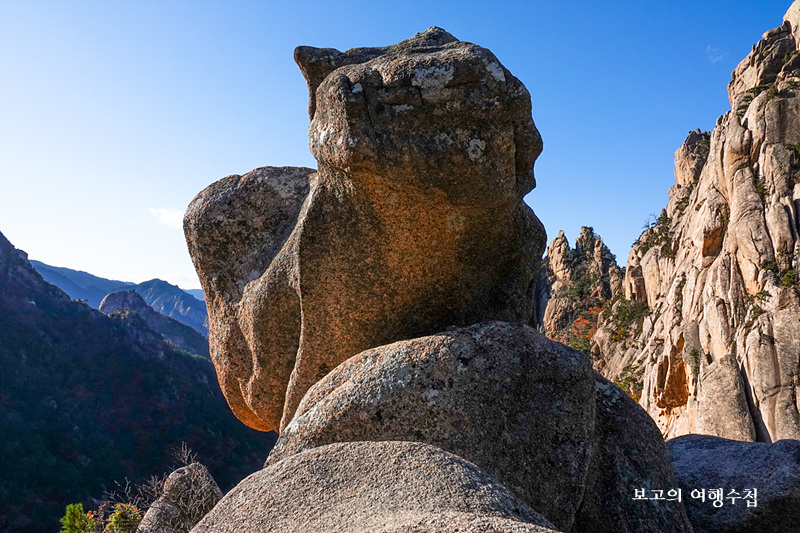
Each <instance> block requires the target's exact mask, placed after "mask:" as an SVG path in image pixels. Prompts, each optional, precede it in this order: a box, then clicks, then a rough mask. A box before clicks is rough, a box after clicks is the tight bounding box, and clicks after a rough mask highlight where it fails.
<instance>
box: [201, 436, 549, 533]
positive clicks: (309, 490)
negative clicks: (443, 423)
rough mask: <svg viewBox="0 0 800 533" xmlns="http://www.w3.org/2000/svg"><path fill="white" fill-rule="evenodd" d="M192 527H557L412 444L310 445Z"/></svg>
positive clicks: (462, 467) (468, 467)
mask: <svg viewBox="0 0 800 533" xmlns="http://www.w3.org/2000/svg"><path fill="white" fill-rule="evenodd" d="M193 531H194V532H195V533H210V532H215V533H217V532H219V533H222V532H231V533H233V532H237V533H238V532H240V531H275V532H278V533H290V532H291V533H294V532H300V531H303V532H320V533H322V532H326V531H348V532H352V533H361V532H367V531H369V532H376V533H378V532H380V533H390V532H397V533H400V532H401V531H402V532H406V531H408V532H420V533H421V532H433V531H436V532H442V533H444V532H453V533H455V532H456V531H459V532H474V533H479V532H498V533H499V532H507V531H508V532H512V531H513V532H519V533H528V532H530V533H551V532H555V531H556V529H555V528H554V527H553V526H552V524H550V523H549V522H548V521H547V520H546V519H545V518H543V517H542V516H541V515H540V514H538V513H537V512H535V511H534V510H532V509H531V508H530V507H528V506H527V505H525V504H524V503H523V502H521V501H520V500H519V499H517V498H516V497H515V496H514V495H513V494H512V493H511V492H509V491H508V490H507V489H506V488H505V487H503V486H502V485H501V484H499V483H498V482H496V481H494V480H493V479H492V478H491V477H489V476H487V475H486V474H485V473H484V472H482V471H481V470H480V469H478V468H476V467H475V465H473V464H471V463H469V462H467V461H465V460H463V459H461V458H459V457H457V456H455V455H453V454H451V453H448V452H446V451H443V450H440V449H439V448H436V447H434V446H430V445H427V444H422V443H412V442H348V443H337V444H330V445H328V446H323V447H321V448H314V449H312V450H308V451H305V452H303V453H300V454H297V455H293V456H291V457H288V458H287V459H285V460H283V461H280V462H278V463H276V464H274V465H272V466H270V467H268V468H265V469H264V470H261V471H260V472H256V473H255V474H253V475H251V476H250V477H248V478H247V479H245V480H244V481H243V482H242V483H240V484H239V485H238V486H237V487H236V488H235V489H233V490H232V491H231V492H229V493H228V494H226V495H225V497H224V498H223V500H222V501H221V502H220V503H219V505H217V506H216V507H215V508H214V509H213V510H212V511H211V513H209V514H208V515H207V516H206V517H205V518H204V519H203V520H202V521H201V522H200V523H199V524H198V525H197V527H195V529H194V530H193Z"/></svg>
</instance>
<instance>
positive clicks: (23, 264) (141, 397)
mask: <svg viewBox="0 0 800 533" xmlns="http://www.w3.org/2000/svg"><path fill="white" fill-rule="evenodd" d="M86 276H88V275H86ZM85 279H91V278H85ZM103 290H105V289H103ZM187 298H188V296H187ZM0 368H2V372H0V531H26V532H31V533H39V532H42V533H44V532H52V531H57V529H58V527H59V526H58V518H59V517H60V516H62V515H63V514H64V509H65V506H66V505H67V504H68V503H74V502H83V503H84V504H85V505H89V504H90V503H91V500H90V498H98V497H101V496H102V494H103V491H104V489H107V488H108V489H112V488H114V482H115V481H124V479H125V478H128V479H130V480H131V481H134V482H141V481H143V480H145V479H146V478H148V477H149V476H151V475H158V474H162V473H164V472H165V471H166V470H167V469H168V468H170V466H172V459H171V458H170V450H171V449H173V448H174V447H176V446H180V444H181V442H186V443H187V444H188V445H189V447H191V448H192V449H193V450H194V451H195V452H197V454H198V460H200V461H202V462H203V463H205V464H206V465H208V467H209V470H210V471H211V473H212V474H213V476H214V478H215V479H216V480H217V481H218V482H219V485H220V487H221V488H222V489H223V490H228V489H230V488H231V487H232V486H233V485H234V484H235V483H237V482H238V481H240V480H241V479H242V478H243V477H245V476H246V475H248V474H250V473H251V472H253V471H255V470H257V469H259V468H260V467H261V465H262V464H263V462H264V459H265V458H266V456H267V454H268V453H269V450H270V449H271V447H272V445H273V444H274V441H275V439H276V435H275V434H274V433H260V432H257V431H254V430H251V429H250V428H248V427H246V426H245V425H244V424H242V423H241V422H239V421H238V420H237V419H236V418H235V416H234V415H233V413H232V412H231V410H230V408H229V407H228V405H227V404H226V402H225V399H224V397H223V395H222V392H221V391H220V388H219V385H218V383H217V378H216V374H215V372H214V367H213V365H212V364H211V362H210V361H209V360H208V359H206V358H205V357H198V356H193V355H190V354H189V353H188V352H186V351H183V350H180V349H178V348H176V347H175V345H173V344H172V343H170V342H167V341H166V340H165V339H164V337H163V336H162V334H160V333H158V332H157V331H155V330H154V329H152V328H151V327H150V326H149V325H148V324H147V322H146V321H145V320H144V319H143V318H142V316H140V314H139V313H138V312H134V311H130V310H127V309H120V310H117V311H114V312H112V313H111V314H110V315H109V316H106V315H105V314H103V313H101V312H100V311H98V310H95V309H92V308H91V307H89V306H88V305H86V304H84V303H82V302H79V301H75V300H72V299H71V298H70V297H69V296H68V295H67V294H65V293H64V292H63V291H62V290H61V289H59V288H57V287H56V286H54V285H51V284H49V283H47V282H46V281H45V280H44V279H42V276H40V275H39V274H38V273H37V272H36V270H34V269H33V268H32V266H31V265H30V263H29V262H28V261H27V256H26V254H25V253H24V252H22V251H20V250H16V249H15V248H14V247H13V246H12V245H11V244H10V243H9V242H8V240H6V239H5V237H4V236H3V235H2V234H0Z"/></svg>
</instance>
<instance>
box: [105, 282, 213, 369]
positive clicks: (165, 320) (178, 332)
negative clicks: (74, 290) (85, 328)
mask: <svg viewBox="0 0 800 533" xmlns="http://www.w3.org/2000/svg"><path fill="white" fill-rule="evenodd" d="M99 309H100V311H102V312H103V313H105V314H107V315H110V314H111V313H113V312H114V311H116V310H117V309H129V310H131V311H135V312H137V313H139V316H141V317H142V319H143V320H144V321H145V322H146V323H147V325H148V326H150V327H151V328H153V329H154V330H156V331H157V332H159V333H161V334H162V335H163V336H164V338H165V339H167V340H168V341H169V342H171V343H172V344H174V345H175V346H178V347H179V348H183V349H184V350H186V351H187V352H189V353H194V354H198V355H202V356H204V357H209V353H208V341H207V340H206V338H205V337H203V336H202V335H201V334H200V333H199V332H198V331H197V330H195V329H194V328H191V327H189V326H187V325H186V324H182V323H181V322H178V321H177V320H174V319H172V318H169V317H168V316H164V315H162V314H161V313H158V312H156V311H155V310H154V309H153V308H152V307H150V306H149V305H147V302H145V301H144V299H142V297H141V296H139V293H137V292H136V291H134V290H128V291H118V292H112V293H111V294H108V295H106V297H105V298H103V301H102V302H100V306H99Z"/></svg>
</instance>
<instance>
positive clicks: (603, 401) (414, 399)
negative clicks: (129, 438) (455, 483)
mask: <svg viewBox="0 0 800 533" xmlns="http://www.w3.org/2000/svg"><path fill="white" fill-rule="evenodd" d="M595 389H597V390H595ZM595 405H596V408H595ZM382 440H411V441H420V442H425V443H428V444H432V445H434V446H437V447H439V448H442V449H444V450H447V451H449V452H452V453H454V454H456V455H458V456H460V457H462V458H464V459H466V460H468V461H470V462H472V463H474V464H475V465H476V466H478V467H479V468H481V470H483V471H484V472H486V473H487V474H489V475H491V476H492V477H493V478H494V479H497V480H498V481H500V482H501V483H503V485H504V486H505V487H507V488H508V489H510V490H511V491H512V492H513V493H514V494H515V495H516V496H517V497H519V498H520V499H521V500H522V501H523V502H525V503H526V504H527V505H530V506H531V507H532V508H533V509H535V510H537V511H538V512H540V513H541V514H543V515H544V516H545V517H547V519H548V520H549V521H550V522H552V523H553V524H554V525H555V526H556V528H558V529H559V530H561V531H586V532H589V531H592V532H594V533H600V532H604V531H608V532H615V531H625V530H630V531H643V530H644V529H642V528H641V525H640V522H642V521H644V520H646V521H647V522H648V524H649V526H648V527H649V528H650V529H648V531H653V532H656V531H658V532H667V531H688V530H689V527H688V523H687V520H686V517H685V515H684V514H683V509H682V507H681V506H679V505H677V506H672V505H663V504H662V505H658V504H655V505H653V504H652V502H649V504H643V503H641V502H631V500H630V498H631V496H632V489H631V487H634V486H635V487H643V486H653V487H655V486H659V487H667V486H669V487H675V486H676V481H675V479H674V474H673V472H672V465H671V464H670V460H669V455H668V453H667V451H666V448H665V447H664V443H663V439H662V438H661V435H660V433H659V431H658V429H657V428H656V426H655V424H654V423H653V421H652V420H650V419H649V417H648V416H647V414H646V413H645V412H644V411H643V410H642V408H641V407H639V406H638V405H636V403H635V402H633V400H631V399H630V398H628V397H627V395H625V394H624V393H623V392H622V391H620V390H619V389H618V388H617V387H615V386H614V385H613V384H610V383H608V382H607V381H606V380H605V379H604V378H602V377H600V376H596V375H595V373H594V372H593V371H592V370H591V362H590V360H589V359H588V358H587V357H586V356H584V355H583V354H581V353H580V352H578V351H576V350H572V349H570V348H567V347H566V346H563V345H561V344H558V343H555V342H552V341H549V340H547V339H546V338H545V337H544V336H543V335H541V334H540V333H538V332H537V331H535V330H533V329H532V328H530V327H528V326H523V325H520V324H509V323H505V322H488V323H482V324H476V325H473V326H471V327H468V328H459V329H452V330H449V331H447V332H444V333H440V334H438V335H433V336H430V337H424V338H419V339H413V340H409V341H403V342H398V343H395V344H391V345H388V346H381V347H378V348H373V349H371V350H367V351H365V352H363V353H361V354H359V355H357V356H355V357H352V358H350V359H348V360H347V361H345V362H344V363H342V364H341V365H339V366H338V367H336V368H335V369H334V370H333V371H332V372H331V373H330V374H328V375H327V376H326V377H325V378H323V379H322V380H321V381H320V382H319V383H317V384H316V385H315V386H314V387H312V388H311V389H310V390H309V391H308V393H307V394H306V396H305V397H304V398H303V401H302V403H301V404H300V407H299V408H298V412H297V415H296V416H295V418H294V419H293V420H292V422H291V424H289V426H287V427H286V430H285V431H284V432H283V434H282V435H281V437H280V438H279V439H278V442H277V443H276V446H275V448H274V449H273V452H272V453H271V454H270V457H269V459H268V462H267V465H272V464H276V463H279V462H280V461H282V460H285V459H286V458H287V457H289V456H292V455H294V454H297V453H299V452H301V451H303V450H307V449H310V448H314V447H319V446H323V445H326V444H329V443H333V442H346V441H382ZM575 522H577V523H579V524H581V525H580V526H579V527H578V526H576V527H575V528H573V523H575Z"/></svg>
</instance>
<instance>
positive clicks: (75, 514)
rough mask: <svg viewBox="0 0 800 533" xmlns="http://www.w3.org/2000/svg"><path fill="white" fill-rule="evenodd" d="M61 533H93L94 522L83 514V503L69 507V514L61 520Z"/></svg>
mask: <svg viewBox="0 0 800 533" xmlns="http://www.w3.org/2000/svg"><path fill="white" fill-rule="evenodd" d="M61 525H62V526H63V527H62V528H61V533H92V531H94V526H95V523H94V520H92V519H91V518H89V516H88V515H87V514H86V513H84V512H83V504H82V503H73V504H70V505H67V512H66V514H65V515H64V518H62V519H61Z"/></svg>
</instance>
